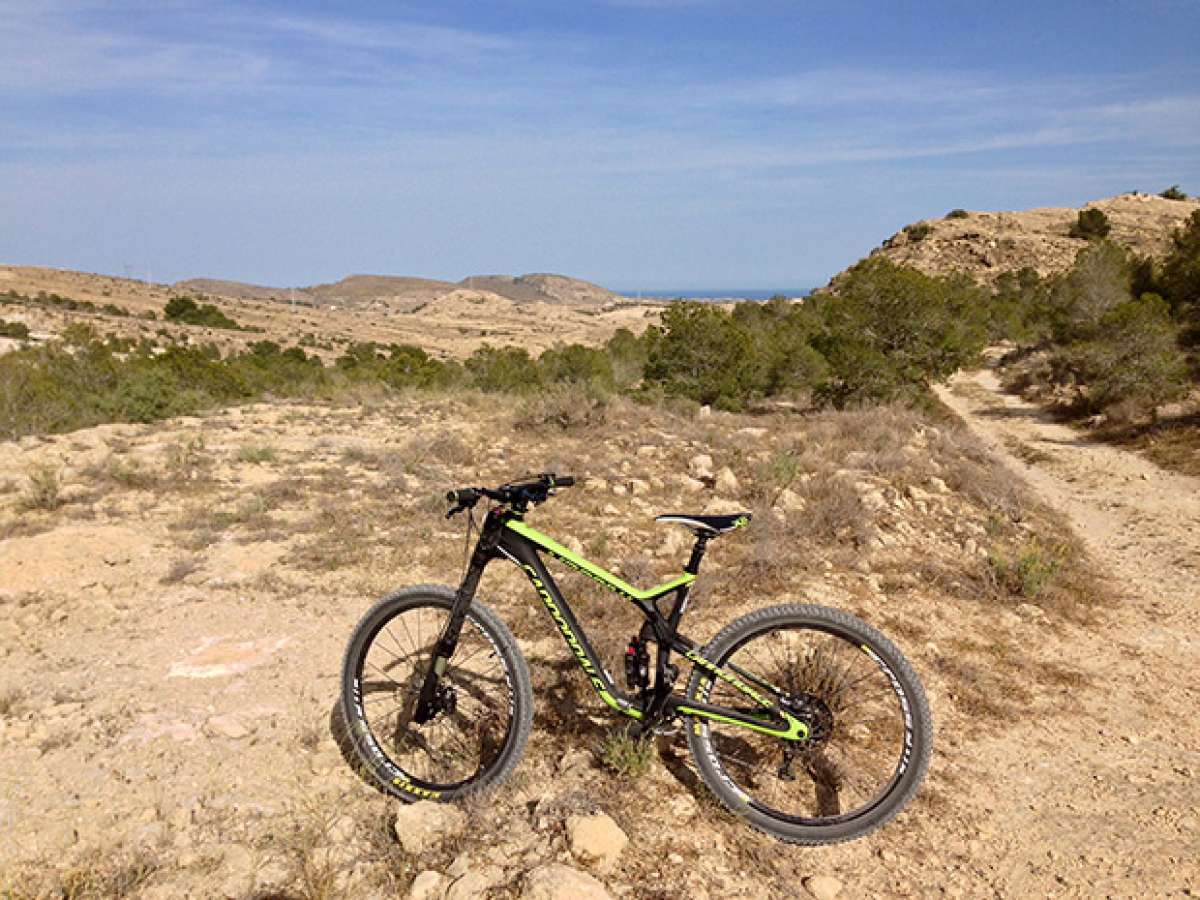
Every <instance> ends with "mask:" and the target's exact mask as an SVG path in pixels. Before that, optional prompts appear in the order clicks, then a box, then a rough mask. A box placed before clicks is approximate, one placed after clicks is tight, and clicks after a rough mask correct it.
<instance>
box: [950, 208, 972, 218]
mask: <svg viewBox="0 0 1200 900" xmlns="http://www.w3.org/2000/svg"><path fill="white" fill-rule="evenodd" d="M969 215H970V213H968V212H967V211H966V210H965V209H952V210H950V212H948V213H946V218H947V219H965V218H966V217H967V216H969Z"/></svg>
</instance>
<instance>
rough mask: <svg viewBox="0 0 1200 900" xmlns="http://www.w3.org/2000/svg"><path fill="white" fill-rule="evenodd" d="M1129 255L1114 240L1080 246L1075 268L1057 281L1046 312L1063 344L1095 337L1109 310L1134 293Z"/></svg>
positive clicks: (1050, 326)
mask: <svg viewBox="0 0 1200 900" xmlns="http://www.w3.org/2000/svg"><path fill="white" fill-rule="evenodd" d="M1132 283H1133V276H1132V271H1131V266H1130V261H1129V256H1128V254H1126V252H1125V250H1124V249H1123V248H1121V247H1119V246H1117V245H1116V244H1114V243H1112V242H1110V241H1098V242H1096V243H1093V244H1091V245H1090V246H1088V247H1085V248H1084V249H1082V250H1080V251H1079V253H1078V254H1076V256H1075V265H1074V266H1073V267H1072V269H1071V271H1070V272H1068V273H1066V275H1065V276H1063V277H1062V278H1060V279H1057V280H1056V281H1055V282H1054V285H1053V287H1052V288H1051V290H1050V294H1049V296H1048V298H1047V302H1048V308H1047V309H1046V310H1045V315H1046V318H1047V320H1048V322H1047V324H1048V326H1049V331H1050V333H1051V335H1052V337H1053V338H1054V340H1055V341H1056V342H1058V343H1060V344H1066V343H1070V342H1072V341H1075V340H1081V339H1086V338H1090V337H1092V336H1093V335H1094V334H1095V332H1096V329H1097V328H1099V327H1100V322H1101V320H1103V318H1104V317H1105V316H1106V315H1107V314H1108V313H1109V311H1110V310H1112V309H1114V308H1116V307H1117V306H1119V305H1121V304H1122V303H1124V302H1126V301H1127V300H1129V299H1130V298H1131V297H1132V294H1131V289H1132Z"/></svg>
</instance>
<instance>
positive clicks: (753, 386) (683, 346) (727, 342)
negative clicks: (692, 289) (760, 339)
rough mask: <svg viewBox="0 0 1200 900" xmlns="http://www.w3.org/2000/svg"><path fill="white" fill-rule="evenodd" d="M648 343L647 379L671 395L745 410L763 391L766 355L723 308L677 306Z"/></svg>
mask: <svg viewBox="0 0 1200 900" xmlns="http://www.w3.org/2000/svg"><path fill="white" fill-rule="evenodd" d="M647 340H648V350H647V355H646V380H647V381H652V382H656V383H658V384H660V385H661V386H662V387H663V389H664V391H665V392H666V394H667V395H668V396H678V397H687V398H689V399H691V400H695V401H696V402H697V403H704V404H710V405H713V406H717V407H719V408H722V409H741V408H742V407H743V406H745V403H746V401H747V400H749V399H750V398H751V397H752V396H754V395H755V394H756V393H757V392H758V391H759V390H760V389H761V378H760V361H761V357H760V356H759V355H758V354H757V353H756V352H755V347H754V344H753V341H752V340H751V339H750V335H749V334H748V332H747V331H746V329H745V328H744V327H743V326H742V325H741V324H740V323H739V322H738V321H737V320H736V319H735V318H734V317H733V316H731V315H729V314H728V313H726V312H725V311H724V310H722V309H720V308H718V307H715V306H711V305H708V304H704V303H693V302H678V303H673V304H671V306H669V307H667V309H666V311H665V312H664V313H663V317H662V328H661V330H660V329H653V330H652V331H650V332H649V333H648V334H647Z"/></svg>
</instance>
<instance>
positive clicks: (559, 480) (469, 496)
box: [446, 472, 575, 519]
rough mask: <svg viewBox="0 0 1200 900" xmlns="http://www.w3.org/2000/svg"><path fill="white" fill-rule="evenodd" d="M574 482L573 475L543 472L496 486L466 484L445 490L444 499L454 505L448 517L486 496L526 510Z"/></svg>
mask: <svg viewBox="0 0 1200 900" xmlns="http://www.w3.org/2000/svg"><path fill="white" fill-rule="evenodd" d="M574 484H575V476H573V475H555V474H554V473H553V472H543V473H542V474H541V475H535V476H533V477H531V478H526V479H522V480H520V481H511V482H509V483H508V484H502V485H500V487H497V488H486V487H468V488H455V489H454V490H452V491H447V492H446V502H448V503H452V504H454V506H453V508H452V509H451V510H450V511H449V512H448V513H446V518H447V519H448V518H450V517H451V516H453V515H454V514H455V513H458V512H462V511H463V510H464V509H473V508H474V506H475V504H476V503H478V502H479V501H480V500H482V499H483V498H484V497H487V498H488V499H489V500H495V501H496V502H497V503H508V504H511V505H512V506H514V507H516V508H517V509H525V508H526V507H527V506H528V505H529V504H530V503H542V502H543V501H545V500H546V499H547V498H548V497H550V495H551V494H552V493H553V491H554V490H555V489H556V488H560V487H571V486H573V485H574Z"/></svg>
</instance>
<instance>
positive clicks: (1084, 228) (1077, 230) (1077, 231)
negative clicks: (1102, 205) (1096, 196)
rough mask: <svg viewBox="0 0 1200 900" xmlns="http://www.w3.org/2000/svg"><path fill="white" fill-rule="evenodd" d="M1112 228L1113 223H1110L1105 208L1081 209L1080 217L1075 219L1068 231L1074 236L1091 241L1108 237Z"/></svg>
mask: <svg viewBox="0 0 1200 900" xmlns="http://www.w3.org/2000/svg"><path fill="white" fill-rule="evenodd" d="M1111 230H1112V225H1110V224H1109V221H1108V216H1106V215H1105V214H1104V210H1102V209H1081V210H1080V211H1079V217H1078V218H1077V219H1076V220H1075V223H1074V224H1073V225H1072V226H1071V230H1070V231H1069V232H1068V233H1069V234H1070V235H1071V237H1073V238H1083V239H1085V240H1089V241H1090V240H1095V239H1097V238H1103V237H1107V236H1108V233H1109V232H1110V231H1111Z"/></svg>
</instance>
